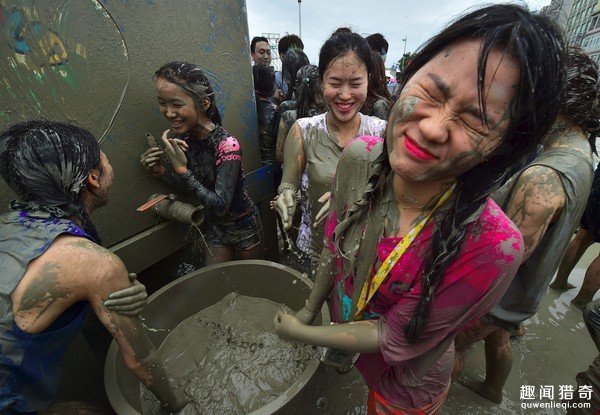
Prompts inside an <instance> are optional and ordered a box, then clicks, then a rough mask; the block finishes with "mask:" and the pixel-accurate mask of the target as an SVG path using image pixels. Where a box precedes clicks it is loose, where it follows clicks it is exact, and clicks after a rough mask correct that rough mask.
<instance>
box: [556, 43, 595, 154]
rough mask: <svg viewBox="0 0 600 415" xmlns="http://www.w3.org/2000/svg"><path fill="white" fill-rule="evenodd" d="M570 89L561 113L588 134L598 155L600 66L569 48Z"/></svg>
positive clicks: (576, 48) (577, 49)
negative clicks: (599, 68)
mask: <svg viewBox="0 0 600 415" xmlns="http://www.w3.org/2000/svg"><path fill="white" fill-rule="evenodd" d="M568 62H569V63H568V65H567V86H566V89H565V97H564V101H563V104H562V106H561V108H560V113H561V115H562V116H564V117H565V118H566V119H567V120H569V121H570V122H572V123H573V124H574V125H576V126H578V127H581V128H582V129H583V130H584V131H585V132H586V133H587V134H588V142H589V143H590V146H591V147H592V149H593V150H594V153H596V154H598V153H597V152H596V137H597V136H598V134H600V74H598V64H597V63H596V62H594V61H593V60H592V58H590V57H589V56H588V55H587V54H586V53H585V52H583V51H582V50H581V49H580V48H579V47H577V46H569V61H568Z"/></svg>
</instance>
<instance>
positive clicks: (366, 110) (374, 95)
mask: <svg viewBox="0 0 600 415" xmlns="http://www.w3.org/2000/svg"><path fill="white" fill-rule="evenodd" d="M371 58H372V59H373V72H371V75H370V76H369V85H368V88H367V99H366V100H365V103H364V105H363V107H362V108H361V109H360V112H362V113H363V114H366V115H372V114H371V112H372V110H373V105H375V103H376V102H377V101H379V100H384V101H386V103H387V108H389V107H390V106H391V104H392V95H391V94H390V91H388V89H387V79H386V77H385V65H384V63H383V59H381V55H380V54H379V53H377V52H374V51H371Z"/></svg>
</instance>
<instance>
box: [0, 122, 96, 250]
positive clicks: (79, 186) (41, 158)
mask: <svg viewBox="0 0 600 415" xmlns="http://www.w3.org/2000/svg"><path fill="white" fill-rule="evenodd" d="M94 168H97V169H98V170H99V171H100V174H103V173H104V172H103V171H102V168H101V164H100V146H99V144H98V142H97V141H96V139H95V138H94V136H93V135H92V134H91V133H90V132H89V131H87V130H85V129H83V128H80V127H77V126H74V125H71V124H66V123H61V122H51V121H46V120H34V121H27V122H23V123H18V124H14V125H12V126H10V127H9V128H7V129H6V130H5V131H3V132H2V133H1V134H0V175H2V178H3V179H4V181H5V182H6V183H7V184H8V186H9V187H10V188H11V189H12V190H13V191H14V192H15V193H16V194H17V196H18V197H19V199H20V200H19V201H15V202H13V203H12V205H13V207H14V208H18V209H24V210H30V211H33V210H41V211H44V212H46V213H48V214H50V215H51V216H52V217H55V218H70V217H75V218H77V219H78V220H79V221H80V223H81V226H82V228H83V229H84V230H85V231H86V233H87V234H88V235H90V236H91V237H92V238H94V240H95V241H96V242H97V243H101V240H100V237H99V235H98V231H97V230H96V227H95V226H94V224H93V223H92V221H91V219H90V217H89V215H88V213H87V211H86V209H85V206H84V201H83V191H84V190H85V185H86V180H87V177H88V175H89V174H90V172H91V171H92V169H94Z"/></svg>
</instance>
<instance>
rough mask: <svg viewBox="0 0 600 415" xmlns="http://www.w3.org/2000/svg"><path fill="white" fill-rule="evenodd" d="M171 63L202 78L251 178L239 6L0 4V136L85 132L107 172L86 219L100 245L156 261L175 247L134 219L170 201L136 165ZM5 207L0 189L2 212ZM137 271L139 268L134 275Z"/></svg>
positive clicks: (245, 45)
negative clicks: (153, 202) (158, 75)
mask: <svg viewBox="0 0 600 415" xmlns="http://www.w3.org/2000/svg"><path fill="white" fill-rule="evenodd" d="M172 60H181V61H189V62H193V63H197V64H199V65H201V66H202V67H203V68H204V69H205V72H206V73H207V75H208V76H209V78H210V79H211V81H212V84H213V87H214V89H215V91H216V94H217V103H218V107H219V109H220V110H221V114H222V116H223V120H224V126H225V128H226V129H228V130H229V131H230V132H231V133H232V134H233V135H234V136H236V137H237V138H238V139H239V140H240V141H241V143H242V149H243V154H244V160H243V162H244V168H245V172H246V173H249V172H253V171H254V170H256V169H258V167H259V164H260V163H259V154H258V138H257V134H256V129H257V127H256V109H255V104H254V94H253V88H252V73H251V62H250V54H249V41H248V24H247V17H246V7H245V1H244V0H103V1H96V0H62V1H59V0H37V1H36V0H0V127H1V128H2V129H3V128H5V127H6V126H8V125H9V124H11V123H14V122H17V121H22V120H26V119H31V118H40V117H44V118H47V119H51V120H61V121H68V122H72V123H76V124H78V125H80V126H83V127H85V128H87V129H89V130H90V131H92V132H93V133H94V135H95V136H96V137H97V138H98V140H99V141H100V143H101V146H102V150H103V151H104V152H105V153H106V154H107V156H108V158H109V160H110V162H111V163H112V165H113V167H114V169H115V173H116V178H115V182H114V183H113V188H112V193H111V200H110V203H109V205H108V206H106V207H104V208H102V209H100V210H98V211H97V212H95V213H94V214H93V216H92V219H93V220H94V222H95V223H96V224H97V226H98V228H99V231H100V234H101V236H102V237H103V240H104V242H105V245H107V246H113V247H114V246H115V244H118V243H121V247H123V246H126V245H128V244H130V243H132V238H133V239H134V240H135V241H137V243H140V240H145V242H144V244H143V245H144V246H147V247H153V249H155V250H156V249H158V248H159V247H160V245H161V244H160V241H158V240H157V239H161V240H162V239H165V238H167V239H173V238H180V236H181V232H182V230H181V229H178V230H173V229H172V227H171V228H169V227H168V226H167V228H165V229H163V230H162V231H161V232H160V233H159V234H157V233H156V232H155V225H156V223H157V220H156V218H154V217H151V216H150V215H149V214H147V213H146V214H143V213H139V212H136V211H135V208H136V207H137V206H140V205H141V204H143V203H144V202H146V201H147V200H148V197H149V196H150V195H151V194H153V193H157V192H172V190H171V189H169V188H168V187H167V186H165V185H163V184H162V183H161V182H160V181H158V180H156V179H154V178H152V177H151V176H150V175H149V173H147V172H146V171H145V170H144V169H143V168H142V167H141V166H140V164H139V157H140V154H141V153H142V152H143V151H145V150H146V148H147V147H146V140H145V137H144V132H151V133H152V134H154V135H155V136H157V137H159V136H160V134H161V133H162V131H163V130H164V129H166V128H168V124H167V123H166V121H165V120H164V118H163V117H162V116H161V114H160V113H159V111H158V105H157V100H156V96H155V89H154V80H153V73H154V71H155V70H156V69H158V68H159V67H160V66H161V65H162V64H164V63H166V62H168V61H172ZM259 176H261V177H262V176H264V174H262V175H259ZM260 181H261V180H260V179H255V180H252V174H250V180H249V182H250V183H255V182H260ZM262 187H264V185H263V186H262ZM250 191H251V193H252V189H250ZM263 196H264V195H262V196H260V197H258V198H259V199H260V198H262V197H263ZM12 198H14V195H13V194H12V193H11V192H10V190H9V189H8V188H7V187H6V185H5V184H4V183H2V184H0V211H4V210H6V208H5V206H7V203H8V201H10V200H11V199H12ZM255 200H256V198H255ZM257 201H258V200H257ZM175 245H177V243H176V244H175ZM175 245H174V246H173V247H171V249H172V250H175V249H176V248H177V246H175ZM139 246H140V245H137V247H138V248H139ZM179 247H180V246H179ZM138 248H136V249H134V250H135V251H138V253H139V249H138ZM145 254H150V255H151V254H152V253H151V252H147V251H146V252H145ZM123 256H124V259H125V261H126V263H127V262H128V258H127V255H126V254H123ZM147 265H149V264H148V263H144V261H141V262H140V260H139V258H138V261H137V263H136V265H135V266H133V268H134V269H132V270H134V271H136V270H139V269H142V268H143V267H145V266H147Z"/></svg>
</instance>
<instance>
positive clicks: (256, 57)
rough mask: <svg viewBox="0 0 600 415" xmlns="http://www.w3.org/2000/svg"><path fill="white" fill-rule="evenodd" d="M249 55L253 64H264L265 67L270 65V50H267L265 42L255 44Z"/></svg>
mask: <svg viewBox="0 0 600 415" xmlns="http://www.w3.org/2000/svg"><path fill="white" fill-rule="evenodd" d="M251 55H252V60H253V61H254V63H264V64H265V65H270V64H271V49H270V48H269V44H268V43H267V42H265V41H262V42H256V45H254V52H252V53H251Z"/></svg>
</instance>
